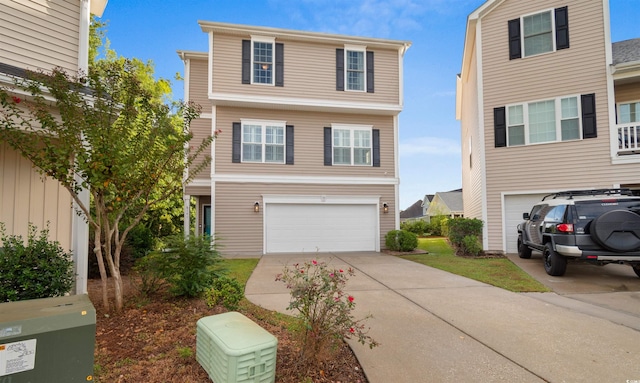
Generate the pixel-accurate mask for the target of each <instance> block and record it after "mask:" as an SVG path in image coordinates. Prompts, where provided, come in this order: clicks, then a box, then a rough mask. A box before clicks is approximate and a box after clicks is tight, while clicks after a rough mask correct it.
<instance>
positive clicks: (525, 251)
mask: <svg viewBox="0 0 640 383" xmlns="http://www.w3.org/2000/svg"><path fill="white" fill-rule="evenodd" d="M518 257H520V258H524V259H529V258H531V248H529V246H527V245H525V244H524V243H522V236H518Z"/></svg>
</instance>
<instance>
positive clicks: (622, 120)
mask: <svg viewBox="0 0 640 383" xmlns="http://www.w3.org/2000/svg"><path fill="white" fill-rule="evenodd" d="M631 122H640V102H631V103H625V104H618V124H628V123H631Z"/></svg>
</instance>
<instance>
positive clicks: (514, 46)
mask: <svg viewBox="0 0 640 383" xmlns="http://www.w3.org/2000/svg"><path fill="white" fill-rule="evenodd" d="M520 45H521V44H520V19H513V20H509V60H513V59H519V58H521V57H522V53H521V46H520Z"/></svg>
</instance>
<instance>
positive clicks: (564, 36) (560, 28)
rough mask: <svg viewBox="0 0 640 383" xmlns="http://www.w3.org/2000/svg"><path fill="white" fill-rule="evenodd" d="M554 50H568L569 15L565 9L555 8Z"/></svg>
mask: <svg viewBox="0 0 640 383" xmlns="http://www.w3.org/2000/svg"><path fill="white" fill-rule="evenodd" d="M555 12H556V49H567V48H569V15H568V13H567V7H562V8H556V11H555Z"/></svg>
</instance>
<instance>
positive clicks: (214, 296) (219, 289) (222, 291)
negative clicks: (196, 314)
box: [204, 276, 244, 310]
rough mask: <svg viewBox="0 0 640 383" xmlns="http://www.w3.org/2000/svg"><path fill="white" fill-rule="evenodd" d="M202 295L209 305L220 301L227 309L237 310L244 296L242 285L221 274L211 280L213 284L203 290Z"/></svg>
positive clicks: (211, 305)
mask: <svg viewBox="0 0 640 383" xmlns="http://www.w3.org/2000/svg"><path fill="white" fill-rule="evenodd" d="M204 296H205V301H206V302H207V306H209V307H214V306H215V305H217V304H219V303H221V304H222V305H223V306H224V307H225V308H227V309H228V310H237V309H238V304H239V303H240V301H241V300H242V298H244V286H243V285H242V284H241V283H240V282H238V281H237V280H235V279H233V278H229V277H227V276H222V277H219V278H216V279H215V280H214V281H213V286H211V287H210V288H208V289H207V290H205V293H204Z"/></svg>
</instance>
